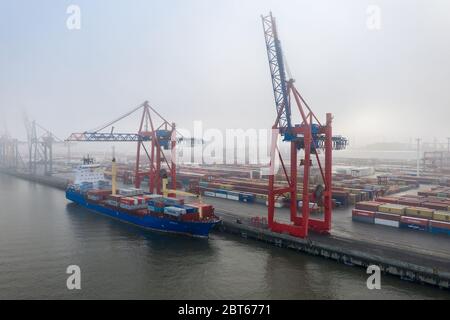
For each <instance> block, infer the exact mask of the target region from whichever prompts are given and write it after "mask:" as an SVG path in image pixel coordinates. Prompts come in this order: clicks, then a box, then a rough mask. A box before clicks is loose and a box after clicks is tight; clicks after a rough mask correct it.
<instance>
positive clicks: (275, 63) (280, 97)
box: [261, 12, 292, 138]
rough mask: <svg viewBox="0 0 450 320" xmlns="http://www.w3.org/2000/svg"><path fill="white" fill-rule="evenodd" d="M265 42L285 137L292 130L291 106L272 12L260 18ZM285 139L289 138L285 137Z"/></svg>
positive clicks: (279, 118)
mask: <svg viewBox="0 0 450 320" xmlns="http://www.w3.org/2000/svg"><path fill="white" fill-rule="evenodd" d="M261 19H262V25H263V30H264V38H265V40H266V49H267V57H268V59H269V67H270V74H271V77H272V88H273V93H274V98H275V107H276V110H277V121H276V122H277V123H275V125H276V126H277V127H278V128H280V131H281V134H282V135H283V136H285V134H286V133H288V132H289V131H290V129H291V128H292V122H291V105H290V100H289V92H288V86H287V81H286V72H285V66H284V58H283V51H282V49H281V42H280V40H279V38H278V33H277V26H276V22H275V18H274V17H273V16H272V12H271V13H270V14H269V15H267V16H263V15H262V16H261ZM285 138H289V137H286V136H285Z"/></svg>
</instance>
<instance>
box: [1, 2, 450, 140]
mask: <svg viewBox="0 0 450 320" xmlns="http://www.w3.org/2000/svg"><path fill="white" fill-rule="evenodd" d="M70 4H76V5H79V7H80V8H81V29H80V30H68V29H67V27H66V20H67V18H68V16H69V15H68V14H67V13H66V9H67V7H68V6H69V5H70ZM369 5H377V6H379V8H380V9H381V29H380V30H370V29H369V28H367V26H366V21H367V18H368V15H367V12H366V10H367V8H368V6H369ZM270 10H272V11H273V13H274V15H275V16H276V17H277V19H278V20H277V21H278V28H279V33H280V37H281V40H282V45H283V48H284V51H285V55H286V58H287V61H288V64H289V67H290V70H291V72H292V74H293V77H294V78H295V79H296V85H297V87H298V89H299V90H300V92H301V93H302V94H303V96H304V97H305V98H306V100H307V101H308V102H309V104H310V106H311V107H312V108H313V110H314V111H315V113H316V114H317V115H318V116H319V117H321V118H322V119H324V118H325V113H326V112H332V113H333V114H334V115H335V126H334V132H335V133H340V134H343V135H346V136H348V137H350V139H353V140H356V141H355V142H356V143H358V144H363V143H364V142H366V141H367V142H373V141H375V140H383V139H384V140H385V141H395V140H403V141H406V140H407V139H408V138H412V137H416V136H418V135H419V136H422V137H425V138H428V139H432V138H433V137H437V138H439V139H442V140H443V139H444V138H446V137H447V136H450V132H449V130H448V121H449V117H450V90H449V88H448V87H449V80H450V62H449V58H450V38H449V31H450V19H449V16H450V2H449V1H447V0H441V1H439V0H433V1H412V0H405V1H400V0H397V1H392V0H387V1H375V0H373V1H364V0H355V1H350V0H346V1H334V0H329V1H323V0H319V1H312V0H309V1H299V0H296V1H289V0H276V1H262V0H239V1H233V0H210V1H206V0H204V1H197V0H180V1H175V0H172V1H149V0H142V1H139V0H131V1H130V0H128V1H126V0H123V1H112V0H108V1H106V0H104V1H100V0H86V1H81V0H72V1H54V0H48V1H43V0H37V1H19V0H2V1H1V2H0V132H1V131H3V130H4V127H5V126H6V127H7V129H8V131H9V132H10V133H11V134H12V135H15V136H18V137H21V138H22V139H24V138H25V136H26V135H25V128H24V126H23V124H22V116H23V113H24V112H26V113H27V114H28V116H29V117H30V118H34V119H36V120H37V121H38V122H39V123H40V124H42V125H43V126H46V127H47V128H49V129H51V130H52V131H54V133H55V134H56V135H58V136H60V137H61V138H65V137H67V136H68V135H69V134H70V133H71V132H73V131H84V130H88V129H91V128H94V127H97V126H98V125H101V124H102V123H104V122H106V121H107V120H110V119H112V118H115V117H116V116H118V115H120V114H122V113H124V112H126V111H128V110H129V109H131V108H132V107H134V106H136V105H138V104H139V103H141V102H142V101H144V100H149V101H150V103H151V104H152V105H153V106H154V107H155V108H157V109H158V110H159V111H160V112H161V113H162V114H164V115H165V116H166V117H167V118H168V119H170V120H173V121H175V122H177V124H178V126H180V127H190V126H192V122H193V121H194V120H203V122H204V126H205V127H211V128H221V129H225V128H244V129H246V128H269V127H270V126H271V125H272V123H273V121H274V118H275V106H274V102H273V94H272V89H271V83H270V75H269V69H268V63H267V55H266V51H265V44H264V38H263V33H262V27H261V21H260V14H262V13H267V12H269V11H270ZM128 128H131V129H132V126H131V124H130V125H129V126H128Z"/></svg>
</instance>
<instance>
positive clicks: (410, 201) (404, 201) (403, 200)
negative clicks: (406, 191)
mask: <svg viewBox="0 0 450 320" xmlns="http://www.w3.org/2000/svg"><path fill="white" fill-rule="evenodd" d="M397 203H398V204H403V205H405V206H410V207H420V204H421V203H422V202H421V201H419V200H415V199H412V198H400V199H398V201H397Z"/></svg>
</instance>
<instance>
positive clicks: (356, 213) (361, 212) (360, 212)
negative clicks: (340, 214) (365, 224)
mask: <svg viewBox="0 0 450 320" xmlns="http://www.w3.org/2000/svg"><path fill="white" fill-rule="evenodd" d="M352 215H354V216H357V217H368V218H373V217H375V212H373V211H365V210H358V209H353V210H352Z"/></svg>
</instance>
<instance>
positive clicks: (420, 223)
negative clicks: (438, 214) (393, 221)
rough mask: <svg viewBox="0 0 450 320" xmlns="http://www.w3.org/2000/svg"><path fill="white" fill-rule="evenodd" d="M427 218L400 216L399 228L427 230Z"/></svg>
mask: <svg viewBox="0 0 450 320" xmlns="http://www.w3.org/2000/svg"><path fill="white" fill-rule="evenodd" d="M428 224H429V220H428V219H423V218H415V217H407V216H402V217H401V218H400V228H408V229H413V230H420V231H428Z"/></svg>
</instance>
